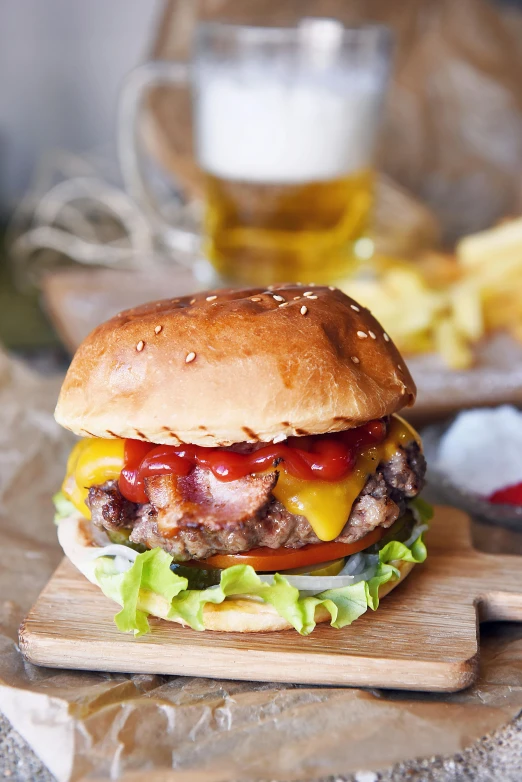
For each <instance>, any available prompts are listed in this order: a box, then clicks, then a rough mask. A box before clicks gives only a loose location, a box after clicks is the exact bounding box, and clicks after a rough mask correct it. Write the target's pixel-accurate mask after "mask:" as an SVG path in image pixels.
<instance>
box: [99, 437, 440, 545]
mask: <svg viewBox="0 0 522 782" xmlns="http://www.w3.org/2000/svg"><path fill="white" fill-rule="evenodd" d="M425 471H426V462H425V460H424V456H423V455H422V453H421V451H420V448H419V446H418V445H417V443H415V442H413V443H410V444H409V445H408V446H406V447H405V448H400V449H399V450H398V451H397V453H395V454H394V455H393V456H392V458H391V459H390V460H389V461H387V462H383V463H382V464H380V465H379V467H378V469H377V472H376V473H375V475H372V476H370V477H369V478H368V480H367V481H366V484H365V486H364V488H363V490H362V492H361V493H360V495H359V496H358V498H357V499H356V500H355V502H354V504H353V506H352V511H351V513H350V516H349V518H348V520H347V523H346V525H345V527H344V529H343V530H342V532H341V534H340V535H339V537H338V538H336V540H337V541H338V542H342V543H352V542H354V541H356V540H359V539H360V538H362V537H364V536H365V535H366V534H368V532H371V531H372V530H373V529H375V528H376V527H379V526H382V527H386V528H387V527H390V526H391V525H392V524H393V523H394V522H395V521H396V520H397V519H398V517H399V516H400V515H401V514H402V513H403V512H404V509H405V504H406V500H407V499H409V498H411V497H415V496H416V495H417V494H418V493H419V492H420V491H421V489H422V487H423V485H424V474H425ZM276 480H277V475H276V473H275V472H274V473H269V474H267V475H264V476H248V477H247V478H242V479H241V480H239V481H231V482H223V481H218V480H217V479H216V478H214V476H213V475H212V473H210V472H209V471H208V470H205V469H203V468H199V467H198V468H196V469H195V470H194V471H193V472H192V473H191V474H190V475H189V476H187V477H186V478H176V477H175V476H167V475H165V476H156V477H154V478H151V479H148V482H147V493H148V495H149V497H150V499H151V503H150V504H146V505H136V504H135V503H132V502H129V501H127V500H125V499H124V498H123V497H122V496H121V494H120V492H119V490H118V486H117V483H116V482H115V481H109V482H107V483H106V484H104V485H103V486H94V487H92V488H91V489H90V490H89V497H88V500H87V504H88V505H89V507H90V509H91V513H92V520H93V522H94V524H96V525H97V526H99V527H102V528H105V529H109V530H110V529H117V528H119V527H127V528H130V529H131V530H132V532H131V535H130V539H131V541H132V542H134V543H143V544H144V545H145V546H147V547H149V548H154V547H156V546H159V547H160V548H163V549H164V550H165V551H167V552H168V553H169V554H171V555H172V556H173V557H174V558H175V559H176V560H178V561H185V560H188V559H205V558H206V557H210V556H212V554H216V553H239V552H241V551H248V550H249V549H252V548H257V547H259V546H267V547H269V548H280V547H282V546H286V547H288V548H300V547H301V546H305V545H307V544H310V543H319V542H320V541H319V539H318V538H317V536H316V535H315V533H314V531H313V529H312V527H311V526H310V524H309V523H308V521H307V520H306V519H305V518H304V517H303V516H295V515H294V514H292V513H290V512H289V511H287V510H286V508H285V507H284V506H283V505H282V504H281V503H280V502H278V501H277V500H276V499H275V498H274V497H273V496H272V494H271V492H272V489H273V488H274V486H275V483H276Z"/></svg>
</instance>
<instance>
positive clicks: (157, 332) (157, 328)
mask: <svg viewBox="0 0 522 782" xmlns="http://www.w3.org/2000/svg"><path fill="white" fill-rule="evenodd" d="M162 328H163V326H156V328H155V329H154V333H155V334H159V333H160V331H161V329H162Z"/></svg>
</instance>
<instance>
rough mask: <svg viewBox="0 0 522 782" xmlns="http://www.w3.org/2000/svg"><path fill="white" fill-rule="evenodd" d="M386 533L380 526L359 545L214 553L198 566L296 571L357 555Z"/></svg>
mask: <svg viewBox="0 0 522 782" xmlns="http://www.w3.org/2000/svg"><path fill="white" fill-rule="evenodd" d="M384 532H385V530H384V529H383V528H382V527H377V528H376V529H374V530H372V532H369V533H368V534H367V535H365V536H364V538H361V539H360V540H357V541H355V543H336V542H335V541H333V542H331V543H312V544H311V545H309V546H303V547H302V548H296V549H293V548H275V549H274V548H267V547H263V548H253V549H251V550H250V551H245V552H244V553H241V554H214V556H212V557H209V558H208V559H203V560H200V562H199V563H198V564H199V565H200V566H201V565H209V566H210V567H217V568H227V567H232V566H233V565H251V566H252V567H253V568H254V570H258V571H260V572H263V571H265V572H274V571H278V572H280V571H283V570H292V569H293V568H297V567H305V566H306V565H317V564H318V563H320V562H329V561H330V560H332V559H339V558H340V557H349V556H350V554H357V552H358V551H363V549H365V548H368V546H372V545H373V544H374V543H377V541H378V540H380V539H381V538H382V536H383V534H384Z"/></svg>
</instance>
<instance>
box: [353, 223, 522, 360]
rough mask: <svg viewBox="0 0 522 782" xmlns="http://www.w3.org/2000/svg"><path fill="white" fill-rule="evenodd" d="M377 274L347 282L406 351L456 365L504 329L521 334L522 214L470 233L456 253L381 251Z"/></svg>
mask: <svg viewBox="0 0 522 782" xmlns="http://www.w3.org/2000/svg"><path fill="white" fill-rule="evenodd" d="M372 268H373V272H374V277H372V278H365V279H359V280H349V281H347V283H346V285H344V286H343V289H344V290H346V292H347V293H349V294H350V295H352V296H353V297H354V298H356V299H358V300H359V301H361V302H362V303H363V304H364V305H365V306H367V307H368V308H369V309H371V310H372V312H373V313H374V314H375V316H376V317H377V319H378V320H380V321H381V323H382V324H383V326H384V327H385V328H386V330H387V331H388V332H389V333H390V335H391V336H392V337H393V339H394V341H395V342H396V344H397V346H398V347H399V349H400V350H402V351H404V352H405V353H406V354H414V353H425V352H432V351H437V352H438V353H439V354H440V355H441V356H442V357H443V359H444V361H445V362H446V363H447V364H448V366H450V367H452V368H454V369H465V368H466V367H469V366H470V365H471V364H472V362H473V346H474V345H475V344H476V343H477V342H478V341H479V340H480V339H481V338H482V337H484V336H485V335H487V334H489V333H491V332H492V331H495V330H499V329H503V330H506V331H508V332H509V333H510V334H512V336H513V337H514V338H515V339H518V340H520V341H522V218H520V219H516V220H509V221H507V222H505V223H502V224H501V225H499V226H496V227H494V228H492V229H490V230H488V231H481V232H480V233H477V234H473V235H471V236H467V237H464V238H463V239H461V240H460V242H459V243H458V244H457V248H456V255H455V256H450V255H443V254H441V253H429V254H425V255H424V256H423V257H422V258H421V259H420V260H419V262H418V263H416V264H415V263H412V262H408V261H401V260H398V259H393V258H383V257H381V258H377V259H375V261H374V264H373V267H372Z"/></svg>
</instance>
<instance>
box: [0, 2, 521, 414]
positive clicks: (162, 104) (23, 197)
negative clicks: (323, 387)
mask: <svg viewBox="0 0 522 782" xmlns="http://www.w3.org/2000/svg"><path fill="white" fill-rule="evenodd" d="M0 17H1V24H0V62H1V64H2V66H3V73H4V79H3V85H4V100H3V101H2V105H1V108H0V171H1V176H0V210H1V219H2V232H1V234H2V252H1V259H0V341H1V343H2V344H3V345H4V346H5V347H7V349H8V350H10V351H14V352H15V353H17V354H18V355H21V356H22V357H24V358H25V359H28V360H30V361H31V362H32V363H33V364H34V365H35V366H37V367H38V368H39V369H40V370H43V371H48V372H53V371H63V369H64V368H65V367H66V365H67V362H68V359H69V357H70V355H71V353H72V352H73V351H74V349H75V348H76V346H77V345H78V343H79V342H80V341H81V339H82V338H83V337H84V336H85V335H86V334H87V333H88V332H89V331H90V329H92V328H93V327H94V326H95V325H96V324H97V323H99V322H100V321H102V320H104V319H106V318H107V317H109V316H110V315H111V314H113V313H114V312H116V311H119V310H121V309H123V308H125V307H127V306H132V305H134V304H136V303H138V302H140V301H143V300H146V299H153V298H158V297H160V296H165V295H181V294H184V293H187V292H190V291H192V290H195V289H198V288H202V287H209V286H216V285H217V286H219V285H225V284H227V285H228V284H236V285H237V284H260V285H268V284H270V283H275V282H277V281H280V280H284V279H289V280H294V281H295V280H299V279H305V280H306V281H307V282H308V281H310V282H316V283H334V284H336V285H339V286H340V287H342V288H343V289H344V290H345V291H347V292H348V293H350V294H351V295H353V296H354V297H355V298H357V299H359V300H360V301H362V302H363V303H364V304H366V305H367V306H369V307H371V309H372V311H374V313H375V314H376V316H377V317H378V318H379V319H380V320H381V321H382V322H383V324H384V326H385V327H386V328H387V329H388V330H389V332H390V334H391V335H392V336H393V337H394V339H395V341H396V342H397V344H398V346H399V348H400V349H401V350H402V351H403V352H404V353H405V354H406V356H407V357H408V361H409V364H410V366H411V369H412V372H413V374H414V376H415V378H416V380H417V382H418V385H419V402H418V406H417V408H416V410H417V413H418V415H420V416H421V417H427V418H429V417H436V416H440V415H444V414H446V413H449V412H453V411H455V410H458V409H460V408H461V407H465V406H470V405H474V404H492V403H498V402H505V401H508V402H520V401H521V399H522V390H521V389H522V347H521V339H522V217H521V215H522V177H521V173H522V86H521V85H522V79H521V78H520V77H521V75H522V44H521V43H520V41H521V40H522V36H521V34H520V33H521V32H522V4H519V3H515V2H500V0H499V1H498V2H493V0H461V1H460V2H459V3H454V2H450V0H436V1H435V0H402V2H401V3H389V2H386V1H385V0H366V1H365V2H361V1H357V0H343V1H342V2H341V0H315V2H313V1H312V0H305V1H300V2H297V0H284V1H282V0H278V1H277V2H270V1H269V0H266V1H265V2H263V3H261V2H258V0H248V1H246V0H243V1H242V2H239V0H212V1H211V0H200V2H191V1H190V0H166V1H162V0H155V2H148V3H142V2H139V1H138V0H127V2H123V0H113V2H112V3H111V4H110V6H108V5H107V3H104V2H102V0H91V2H90V3H89V4H85V3H80V2H70V0H67V1H66V0H47V2H46V3H45V4H43V3H40V2H37V0H16V2H15V0H6V2H4V3H2V6H1V9H0ZM209 23H210V25H209ZM216 23H217V25H216ZM231 23H232V24H234V25H249V26H253V27H254V32H253V33H252V31H251V30H250V31H249V29H248V28H237V27H235V28H231V27H230V26H226V25H230V24H231ZM277 28H283V29H282V30H279V31H278V30H277ZM136 69H137V70H136Z"/></svg>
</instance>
